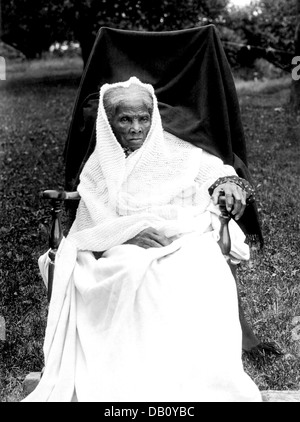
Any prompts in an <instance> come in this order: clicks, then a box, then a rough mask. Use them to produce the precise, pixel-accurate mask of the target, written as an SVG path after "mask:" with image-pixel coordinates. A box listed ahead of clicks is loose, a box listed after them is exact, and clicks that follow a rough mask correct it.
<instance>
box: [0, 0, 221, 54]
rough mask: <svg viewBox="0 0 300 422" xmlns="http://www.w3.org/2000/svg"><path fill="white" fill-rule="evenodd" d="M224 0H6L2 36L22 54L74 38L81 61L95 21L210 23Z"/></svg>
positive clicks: (168, 26) (166, 26)
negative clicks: (78, 45) (78, 44)
mask: <svg viewBox="0 0 300 422" xmlns="http://www.w3.org/2000/svg"><path fill="white" fill-rule="evenodd" d="M227 4H228V0H186V1H184V2H182V1H181V0H151V1H149V0H115V1H111V0H82V1H77V0H52V1H46V0H40V1H39V2H33V1H30V0H6V1H5V2H4V3H3V35H2V39H3V41H4V42H6V43H8V44H11V45H13V46H15V47H16V48H17V49H19V50H20V51H21V52H22V53H24V54H25V55H26V57H28V58H33V57H37V56H39V55H41V53H42V52H43V51H47V50H48V49H49V47H50V45H51V44H52V43H54V42H62V41H66V40H67V41H68V40H77V41H79V43H80V46H81V51H82V57H83V60H84V62H86V60H87V57H88V54H89V52H90V50H91V46H92V44H93V42H94V39H95V35H96V33H97V31H98V30H99V28H100V27H101V26H110V27H118V28H120V29H132V30H152V31H162V30H172V29H184V28H190V27H193V26H196V25H201V24H208V23H216V22H218V21H219V20H220V19H222V14H223V13H226V6H227Z"/></svg>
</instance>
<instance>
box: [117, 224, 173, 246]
mask: <svg viewBox="0 0 300 422" xmlns="http://www.w3.org/2000/svg"><path fill="white" fill-rule="evenodd" d="M170 243H172V240H171V239H169V238H168V237H166V236H165V235H164V234H162V233H160V232H159V231H158V230H155V229H153V228H152V227H148V228H147V229H145V230H142V231H141V232H140V233H139V234H137V235H136V236H135V237H133V238H132V239H129V240H127V241H126V242H124V244H131V245H137V246H140V247H141V248H144V249H148V248H161V247H162V246H167V245H170Z"/></svg>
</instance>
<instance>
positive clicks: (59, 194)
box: [41, 190, 80, 201]
mask: <svg viewBox="0 0 300 422" xmlns="http://www.w3.org/2000/svg"><path fill="white" fill-rule="evenodd" d="M41 197H42V198H43V199H53V200H57V201H79V199H80V195H79V193H78V192H77V191H74V192H67V191H59V190H44V191H43V192H42V193H41Z"/></svg>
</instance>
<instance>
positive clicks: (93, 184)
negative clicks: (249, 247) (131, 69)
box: [68, 77, 209, 251]
mask: <svg viewBox="0 0 300 422" xmlns="http://www.w3.org/2000/svg"><path fill="white" fill-rule="evenodd" d="M131 84H136V85H140V86H142V87H143V88H146V89H147V90H148V91H149V93H150V94H151V96H152V98H153V113H152V121H151V127H150V130H149V133H148V135H147V138H146V140H145V142H144V144H143V145H142V146H141V148H139V149H138V150H136V151H134V152H133V153H132V154H131V155H129V157H128V158H126V157H125V153H124V151H123V149H122V147H121V145H120V144H119V143H118V141H117V139H116V137H115V135H114V133H113V131H112V128H111V126H110V124H109V121H108V118H107V115H106V113H105V109H104V105H103V97H104V94H105V93H106V92H107V91H108V90H111V89H115V88H117V87H125V88H126V87H129V86H130V85H131ZM201 154H202V150H201V149H200V148H197V147H195V146H193V145H192V144H190V143H188V142H185V141H182V140H180V139H179V138H177V137H175V136H172V135H170V134H167V133H166V132H164V131H163V127H162V123H161V118H160V114H159V110H158V105H157V99H156V96H155V94H154V89H153V87H152V86H151V85H148V84H143V83H142V82H140V81H139V80H138V79H137V78H136V77H131V78H130V79H129V80H128V81H126V82H120V83H115V84H105V85H103V86H102V87H101V90H100V99H99V107H98V114H97V122H96V146H95V149H94V151H93V153H92V154H91V156H90V157H89V159H88V161H87V163H86V164H85V166H84V168H83V170H82V173H81V176H80V183H79V186H78V191H79V193H80V196H81V201H80V204H79V207H78V210H77V216H76V219H75V221H74V223H73V226H72V228H71V230H70V233H69V236H68V238H69V240H71V241H72V242H74V243H75V244H76V246H77V248H79V249H84V250H86V249H87V250H93V251H104V250H107V249H109V248H111V247H113V246H115V245H119V244H122V243H124V242H125V241H126V240H128V239H130V238H132V237H134V236H135V235H136V234H138V233H139V232H140V231H141V230H143V229H145V228H146V227H150V226H151V227H154V228H156V229H159V230H161V229H162V228H163V227H166V225H168V224H169V227H171V226H172V225H173V226H174V224H175V226H176V224H177V222H178V219H179V217H180V215H182V210H184V209H187V208H190V209H192V208H193V210H195V207H194V205H198V208H197V212H202V211H203V207H202V206H201V204H200V196H201V195H200V196H199V195H198V194H197V184H196V182H195V179H196V177H197V174H198V171H199V165H200V161H201V160H200V157H201ZM207 201H209V197H208V194H207V193H206V204H205V206H207ZM192 206H193V207H192ZM203 206H204V204H203ZM193 212H195V211H193ZM165 234H166V233H165Z"/></svg>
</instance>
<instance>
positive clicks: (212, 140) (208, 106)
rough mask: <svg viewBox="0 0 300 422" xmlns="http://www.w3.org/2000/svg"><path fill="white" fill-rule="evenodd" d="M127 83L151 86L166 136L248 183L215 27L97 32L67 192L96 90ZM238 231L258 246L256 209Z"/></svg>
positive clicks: (76, 115) (71, 139)
mask: <svg viewBox="0 0 300 422" xmlns="http://www.w3.org/2000/svg"><path fill="white" fill-rule="evenodd" d="M131 76H136V77H137V78H139V79H140V80H141V81H142V82H144V83H150V84H152V85H153V87H154V90H155V94H156V96H157V99H158V105H159V110H160V114H161V118H162V123H163V127H164V129H165V130H166V131H168V132H170V133H172V134H174V135H176V136H178V137H179V138H181V139H183V140H185V141H187V142H190V143H192V144H194V145H196V146H198V147H200V148H203V149H204V150H206V151H208V152H210V153H212V154H214V155H216V156H218V157H220V158H221V159H222V160H223V161H224V163H225V164H229V165H232V166H233V167H234V168H235V170H236V171H237V173H238V175H239V176H240V177H243V178H245V179H247V180H249V181H250V182H251V175H250V174H249V171H248V161H247V151H246V143H245V135H244V130H243V125H242V121H241V115H240V108H239V102H238V97H237V93H236V89H235V84H234V80H233V76H232V73H231V69H230V66H229V63H228V61H227V58H226V55H225V52H224V50H223V47H222V43H221V41H220V38H219V36H218V32H217V30H216V28H215V26H214V25H207V26H202V27H197V28H192V29H185V30H178V31H165V32H142V31H127V30H119V29H113V28H108V27H102V28H100V30H99V32H98V34H97V37H96V40H95V43H94V46H93V49H92V51H91V54H90V57H89V60H88V62H87V64H86V66H85V69H84V72H83V75H82V78H81V82H80V86H79V89H78V94H77V98H76V101H75V106H74V110H73V115H72V119H71V124H70V128H69V133H68V138H67V142H66V145H65V151H64V159H65V189H66V190H76V187H77V185H78V182H79V174H80V172H81V170H82V167H83V165H84V164H85V162H86V160H87V159H88V157H89V155H90V154H91V152H92V151H93V149H94V146H95V142H96V131H95V122H96V116H97V109H98V99H99V90H100V88H101V86H102V85H103V84H104V83H115V82H120V81H125V80H127V79H129V78H130V77H131ZM239 225H240V226H241V228H242V229H243V230H244V232H245V233H246V234H247V235H249V236H248V237H256V238H257V239H259V240H260V241H261V243H262V234H261V229H260V224H259V220H258V215H257V209H256V206H255V204H252V205H250V206H248V207H247V210H246V212H245V214H244V216H243V217H242V219H241V220H240V222H239Z"/></svg>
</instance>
